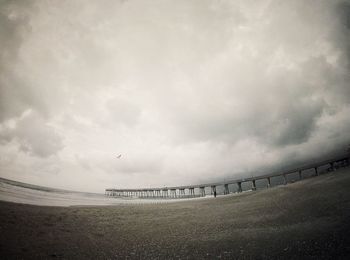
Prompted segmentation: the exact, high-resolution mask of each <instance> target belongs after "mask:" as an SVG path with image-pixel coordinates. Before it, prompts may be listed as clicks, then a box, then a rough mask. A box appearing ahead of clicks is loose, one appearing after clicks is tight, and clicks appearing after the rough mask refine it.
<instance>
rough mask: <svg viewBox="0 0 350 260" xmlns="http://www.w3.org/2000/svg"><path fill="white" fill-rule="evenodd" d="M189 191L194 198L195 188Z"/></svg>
mask: <svg viewBox="0 0 350 260" xmlns="http://www.w3.org/2000/svg"><path fill="white" fill-rule="evenodd" d="M188 191H189V193H190V196H191V197H194V188H192V187H191V188H189V189H188Z"/></svg>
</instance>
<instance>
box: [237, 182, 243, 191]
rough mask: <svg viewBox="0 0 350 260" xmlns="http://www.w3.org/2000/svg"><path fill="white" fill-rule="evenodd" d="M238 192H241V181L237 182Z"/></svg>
mask: <svg viewBox="0 0 350 260" xmlns="http://www.w3.org/2000/svg"><path fill="white" fill-rule="evenodd" d="M237 185H238V192H242V182H237Z"/></svg>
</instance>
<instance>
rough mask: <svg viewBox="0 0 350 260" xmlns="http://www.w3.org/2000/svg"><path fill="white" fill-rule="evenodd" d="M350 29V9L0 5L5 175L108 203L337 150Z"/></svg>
mask: <svg viewBox="0 0 350 260" xmlns="http://www.w3.org/2000/svg"><path fill="white" fill-rule="evenodd" d="M349 32H350V1H344V0H342V1H340V0H333V1H328V0H314V1H310V0H289V1H277V0H254V1H253V0H236V1H231V0H227V1H225V0H177V1H170V0H152V1H136V0H128V1H125V0H124V1H116V0H100V1H86V0H84V1H83V0H71V1H68V0H67V1H64V0H62V1H53V0H45V1H44V0H36V1H30V0H28V1H10V0H0V177H4V178H10V179H13V180H18V181H23V182H29V183H33V184H37V185H44V186H50V187H56V188H64V189H72V190H80V191H92V192H104V189H105V188H111V187H115V188H138V187H142V188H147V187H158V186H161V187H163V186H173V185H174V186H175V185H186V184H199V183H206V182H210V181H216V180H225V179H235V178H237V177H240V176H255V175H259V174H263V173H267V172H268V171H272V170H276V169H277V170H278V169H283V168H286V167H290V166H299V164H301V163H305V162H309V161H313V160H316V159H317V158H321V157H327V156H328V157H329V156H333V155H334V154H336V153H338V152H345V150H346V147H347V146H348V145H349V144H350V134H349V133H350V116H349V115H350V86H349V85H350V84H349V82H350V73H349V72H350V33H349ZM119 154H121V157H120V158H117V156H118V155H119Z"/></svg>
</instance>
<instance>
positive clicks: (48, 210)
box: [0, 168, 350, 259]
mask: <svg viewBox="0 0 350 260" xmlns="http://www.w3.org/2000/svg"><path fill="white" fill-rule="evenodd" d="M349 187H350V169H349V168H345V169H342V170H338V171H336V172H333V173H329V174H324V175H322V176H320V177H315V178H310V179H307V180H304V181H301V182H296V183H293V184H289V185H286V186H279V187H275V188H272V189H266V190H260V191H257V192H249V193H243V194H240V195H238V196H237V195H235V196H230V195H229V196H222V197H217V198H216V199H214V198H208V199H201V200H192V201H183V202H176V203H162V204H141V205H133V204H130V205H129V204H125V205H118V206H92V207H91V206H90V207H87V206H81V207H46V206H33V205H24V204H16V203H10V202H4V201H3V202H0V209H1V210H0V223H1V224H0V232H1V236H0V252H1V258H2V259H12V258H24V259H33V258H36V259H38V258H56V259H57V258H64V259H126V258H128V259H216V258H220V259H233V258H234V259H272V258H275V259H276V258H279V259H281V258H283V259H301V258H310V259H335V258H338V259H347V258H349V257H350V238H349V235H350V189H349Z"/></svg>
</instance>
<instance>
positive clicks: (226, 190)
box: [224, 184, 230, 195]
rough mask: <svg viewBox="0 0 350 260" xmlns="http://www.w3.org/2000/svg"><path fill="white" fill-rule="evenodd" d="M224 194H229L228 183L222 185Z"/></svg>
mask: <svg viewBox="0 0 350 260" xmlns="http://www.w3.org/2000/svg"><path fill="white" fill-rule="evenodd" d="M224 194H225V195H227V194H230V190H229V189H228V184H225V185H224Z"/></svg>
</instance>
